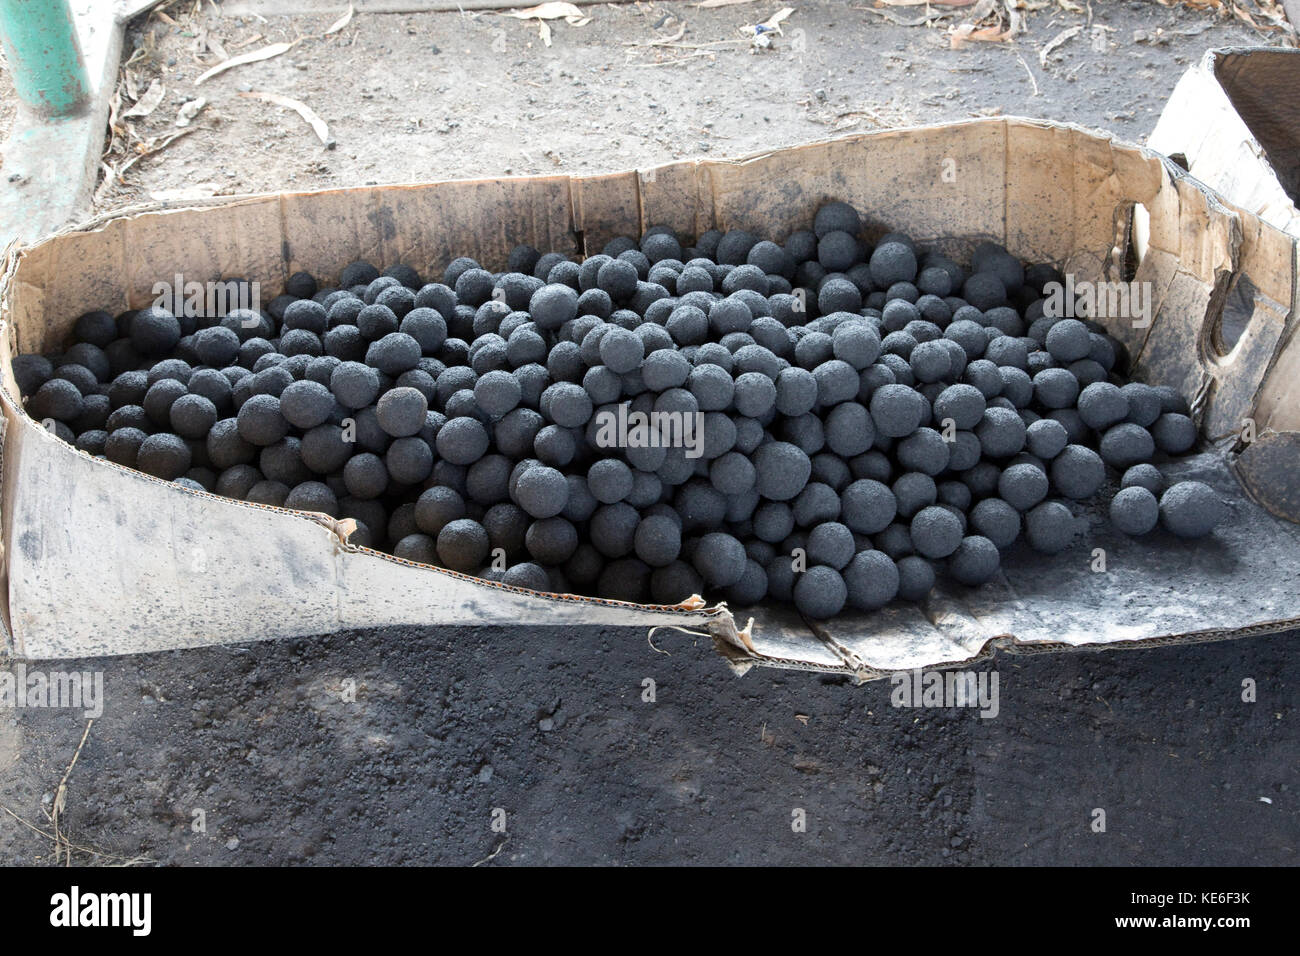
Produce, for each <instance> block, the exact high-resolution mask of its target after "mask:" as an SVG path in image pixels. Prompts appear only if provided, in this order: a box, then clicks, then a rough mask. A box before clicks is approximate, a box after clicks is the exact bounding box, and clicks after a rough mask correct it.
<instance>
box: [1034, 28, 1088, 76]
mask: <svg viewBox="0 0 1300 956" xmlns="http://www.w3.org/2000/svg"><path fill="white" fill-rule="evenodd" d="M1082 32H1083V27H1082V25H1080V26H1077V27H1070V28H1069V29H1068V30H1062V31H1061V32H1060V33H1058V34H1057V35H1056V36H1054V37H1052V39H1050V40H1048V41H1047V44H1046V45H1045V46H1044V47H1043V48H1042V49H1041V50H1039V51H1038V62H1039V65H1041V66H1047V57H1048V56H1049V55H1050V54H1051V52H1052V51H1053V50H1055V49H1056V48H1057V47H1058V46H1060V45H1061V44H1062V43H1064V42H1065V41H1066V40H1068V39H1070V38H1071V37H1076V36H1078V35H1079V34H1080V33H1082Z"/></svg>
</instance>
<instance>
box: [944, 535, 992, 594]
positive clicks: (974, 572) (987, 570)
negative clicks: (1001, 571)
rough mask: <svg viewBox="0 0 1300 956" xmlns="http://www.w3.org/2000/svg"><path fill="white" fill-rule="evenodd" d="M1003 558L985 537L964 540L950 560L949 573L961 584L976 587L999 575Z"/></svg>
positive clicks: (969, 537)
mask: <svg viewBox="0 0 1300 956" xmlns="http://www.w3.org/2000/svg"><path fill="white" fill-rule="evenodd" d="M1000 563H1001V558H1000V556H999V554H998V549H997V546H996V545H995V544H994V543H993V542H992V541H990V540H989V539H988V538H986V537H984V536H983V535H978V534H973V535H968V536H967V537H965V538H962V540H961V544H960V545H958V546H957V550H956V551H954V552H953V553H952V555H951V556H950V557H949V558H948V573H949V574H951V575H952V577H953V578H954V579H955V580H956V581H957V582H958V583H959V584H965V585H967V586H968V587H976V586H978V585H981V584H983V583H984V582H986V581H988V580H990V579H992V577H993V576H994V575H995V574H997V573H998V566H999V564H1000Z"/></svg>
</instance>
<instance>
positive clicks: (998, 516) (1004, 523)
mask: <svg viewBox="0 0 1300 956" xmlns="http://www.w3.org/2000/svg"><path fill="white" fill-rule="evenodd" d="M970 526H971V529H972V530H973V531H975V532H976V533H978V534H981V535H983V536H984V537H985V538H988V539H989V540H990V541H992V542H993V544H994V545H995V546H997V547H999V548H1009V547H1011V545H1013V544H1014V543H1015V541H1016V538H1018V537H1019V536H1020V513H1019V512H1018V511H1017V510H1016V509H1015V508H1013V507H1012V506H1011V505H1009V504H1008V503H1007V502H1005V501H1003V500H1002V499H1001V498H985V499H984V500H983V501H980V502H978V503H977V504H976V505H975V507H973V508H972V509H971V510H970Z"/></svg>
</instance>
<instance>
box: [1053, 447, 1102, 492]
mask: <svg viewBox="0 0 1300 956" xmlns="http://www.w3.org/2000/svg"><path fill="white" fill-rule="evenodd" d="M1051 480H1052V487H1053V488H1054V489H1055V490H1056V491H1057V492H1059V493H1060V494H1062V495H1064V496H1065V497H1067V498H1073V499H1074V500H1076V501H1079V500H1081V499H1083V498H1089V497H1091V496H1092V495H1095V494H1096V493H1097V491H1098V490H1099V489H1100V488H1101V486H1102V483H1103V482H1104V481H1105V480H1106V466H1105V464H1104V463H1103V462H1102V459H1101V456H1100V455H1098V454H1097V453H1096V452H1095V451H1093V450H1092V449H1091V448H1087V447H1085V446H1083V445H1067V446H1066V447H1065V450H1064V451H1062V452H1061V453H1060V454H1059V455H1057V456H1056V458H1054V459H1053V460H1052V464H1051Z"/></svg>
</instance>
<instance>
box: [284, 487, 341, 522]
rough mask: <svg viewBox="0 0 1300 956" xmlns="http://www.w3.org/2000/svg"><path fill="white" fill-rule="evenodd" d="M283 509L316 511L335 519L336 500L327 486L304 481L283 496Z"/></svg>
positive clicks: (337, 505) (337, 507) (336, 512)
mask: <svg viewBox="0 0 1300 956" xmlns="http://www.w3.org/2000/svg"><path fill="white" fill-rule="evenodd" d="M284 507H286V508H292V509H293V510H295V511H316V512H319V513H321V514H327V515H329V516H330V517H331V518H337V517H338V512H339V503H338V499H337V498H336V497H335V496H334V492H332V491H330V489H329V486H328V485H326V484H325V483H324V482H321V481H304V482H301V483H299V484H297V485H295V486H294V487H293V488H292V490H290V492H289V494H288V495H286V496H285V499H284Z"/></svg>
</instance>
